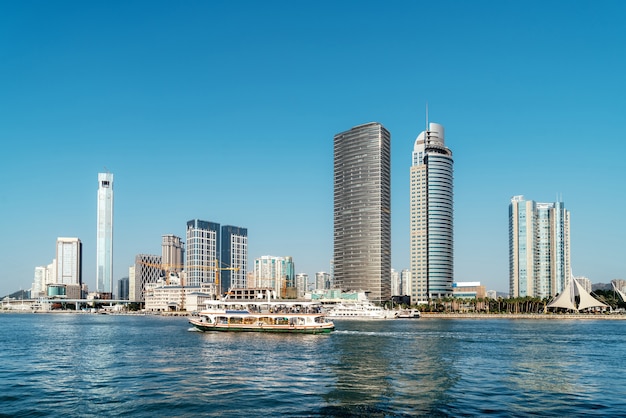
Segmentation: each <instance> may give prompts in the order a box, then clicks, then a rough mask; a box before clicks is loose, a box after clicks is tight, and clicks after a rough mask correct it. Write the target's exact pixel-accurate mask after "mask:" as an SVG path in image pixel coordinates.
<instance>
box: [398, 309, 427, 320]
mask: <svg viewBox="0 0 626 418" xmlns="http://www.w3.org/2000/svg"><path fill="white" fill-rule="evenodd" d="M421 316H422V314H421V312H420V311H418V310H417V309H404V310H402V311H399V312H398V315H397V316H396V318H398V319H417V318H420V317H421Z"/></svg>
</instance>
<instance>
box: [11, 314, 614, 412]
mask: <svg viewBox="0 0 626 418" xmlns="http://www.w3.org/2000/svg"><path fill="white" fill-rule="evenodd" d="M336 326H337V329H336V331H335V332H333V333H331V334H328V335H283V334H260V333H201V332H195V331H193V330H191V328H190V326H189V325H188V323H187V318H184V317H159V316H123V315H95V314H2V315H0V330H1V332H0V336H1V337H0V338H1V342H0V416H2V417H47V416H65V417H122V416H123V417H127V416H133V417H211V416H215V417H259V416H265V417H276V416H293V417H335V416H336V417H361V416H362V417H412V416H441V417H445V416H450V417H460V416H467V417H473V416H500V417H516V416H519V417H523V416H554V417H565V416H567V417H572V416H594V415H595V416H620V415H624V414H626V384H624V381H623V379H622V377H623V375H624V371H625V370H626V365H625V359H626V348H625V347H626V321H602V320H520V319H477V320H471V319H419V320H394V321H372V322H361V321H337V322H336Z"/></svg>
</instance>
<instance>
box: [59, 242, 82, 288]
mask: <svg viewBox="0 0 626 418" xmlns="http://www.w3.org/2000/svg"><path fill="white" fill-rule="evenodd" d="M56 260H57V263H56V268H57V274H56V284H76V285H82V284H83V244H82V243H81V242H80V240H79V239H78V238H62V237H59V238H57V246H56Z"/></svg>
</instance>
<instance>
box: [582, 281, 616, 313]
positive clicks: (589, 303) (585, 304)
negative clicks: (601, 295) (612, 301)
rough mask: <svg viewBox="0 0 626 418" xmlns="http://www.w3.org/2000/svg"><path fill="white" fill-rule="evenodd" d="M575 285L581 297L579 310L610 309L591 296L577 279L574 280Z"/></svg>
mask: <svg viewBox="0 0 626 418" xmlns="http://www.w3.org/2000/svg"><path fill="white" fill-rule="evenodd" d="M574 284H575V285H576V291H577V293H578V295H579V296H580V303H579V304H578V310H581V309H587V308H596V307H598V308H608V307H609V305H607V304H605V303H602V302H600V301H599V300H597V299H596V298H594V297H593V296H591V294H589V293H588V292H587V291H586V290H585V289H584V288H583V287H582V286H581V285H580V283H578V281H577V280H576V279H574Z"/></svg>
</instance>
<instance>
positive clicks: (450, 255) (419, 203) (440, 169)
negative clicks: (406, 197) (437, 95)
mask: <svg viewBox="0 0 626 418" xmlns="http://www.w3.org/2000/svg"><path fill="white" fill-rule="evenodd" d="M410 193H411V199H410V204H411V210H410V216H411V221H410V226H411V231H410V232H411V238H410V257H411V263H410V264H411V281H412V282H411V286H410V289H409V291H410V293H409V295H410V296H411V303H412V304H418V303H427V302H428V301H429V300H431V299H437V298H443V297H449V296H452V283H453V278H454V270H453V269H454V251H453V160H452V151H451V150H450V149H449V148H447V147H446V145H445V140H444V129H443V126H441V125H439V124H437V123H430V124H428V130H426V131H423V132H421V133H420V134H419V135H418V137H417V139H416V140H415V144H414V147H413V160H412V165H411V191H410Z"/></svg>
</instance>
